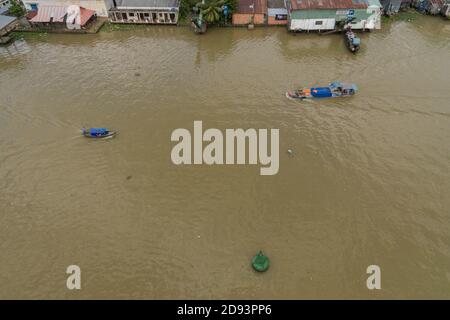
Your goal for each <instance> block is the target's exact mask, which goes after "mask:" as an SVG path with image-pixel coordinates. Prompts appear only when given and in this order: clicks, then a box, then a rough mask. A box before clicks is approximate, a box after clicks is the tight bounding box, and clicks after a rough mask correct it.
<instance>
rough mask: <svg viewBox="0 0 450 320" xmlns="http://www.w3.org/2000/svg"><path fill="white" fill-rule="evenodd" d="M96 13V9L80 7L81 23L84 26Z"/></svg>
mask: <svg viewBox="0 0 450 320" xmlns="http://www.w3.org/2000/svg"><path fill="white" fill-rule="evenodd" d="M94 14H95V10H90V9H86V8H83V7H80V25H81V26H84V25H85V24H86V23H87V22H88V21H89V19H90V18H91V17H92V16H93V15H94Z"/></svg>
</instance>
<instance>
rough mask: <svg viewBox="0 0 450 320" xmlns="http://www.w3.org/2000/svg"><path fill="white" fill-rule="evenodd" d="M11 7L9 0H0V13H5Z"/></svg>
mask: <svg viewBox="0 0 450 320" xmlns="http://www.w3.org/2000/svg"><path fill="white" fill-rule="evenodd" d="M9 7H11V0H0V14H5V13H7V12H8V9H9Z"/></svg>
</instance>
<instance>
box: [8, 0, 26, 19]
mask: <svg viewBox="0 0 450 320" xmlns="http://www.w3.org/2000/svg"><path fill="white" fill-rule="evenodd" d="M8 12H9V14H11V15H13V16H15V17H22V16H23V15H24V14H25V10H24V8H23V7H22V6H21V5H20V4H19V3H18V2H17V1H16V0H11V7H9V9H8Z"/></svg>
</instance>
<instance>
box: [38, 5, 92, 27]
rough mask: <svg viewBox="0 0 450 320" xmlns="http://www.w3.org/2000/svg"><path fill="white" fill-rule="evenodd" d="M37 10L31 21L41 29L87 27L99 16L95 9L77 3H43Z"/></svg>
mask: <svg viewBox="0 0 450 320" xmlns="http://www.w3.org/2000/svg"><path fill="white" fill-rule="evenodd" d="M35 12H36V14H35V15H34V16H33V17H32V18H31V19H30V20H29V22H30V25H31V26H32V27H35V28H38V29H40V30H43V29H44V30H57V29H58V30H64V29H66V30H80V29H86V28H88V27H89V25H90V23H92V22H93V21H94V20H95V19H96V17H97V15H96V13H95V11H94V10H89V9H86V8H83V7H80V6H76V5H71V6H51V5H41V6H40V7H39V9H37V11H35Z"/></svg>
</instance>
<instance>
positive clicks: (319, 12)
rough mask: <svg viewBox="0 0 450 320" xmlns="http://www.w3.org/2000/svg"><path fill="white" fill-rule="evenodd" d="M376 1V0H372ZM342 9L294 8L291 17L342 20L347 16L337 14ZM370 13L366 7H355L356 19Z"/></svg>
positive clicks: (363, 18)
mask: <svg viewBox="0 0 450 320" xmlns="http://www.w3.org/2000/svg"><path fill="white" fill-rule="evenodd" d="M374 1H378V0H374ZM345 11H346V10H342V9H312V10H294V11H292V12H291V18H292V19H336V21H342V20H345V19H346V18H347V14H337V13H340V12H345ZM370 15H371V14H369V13H367V10H366V9H355V17H356V20H365V19H367V18H368V17H370Z"/></svg>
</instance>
